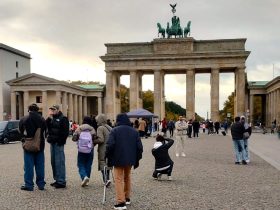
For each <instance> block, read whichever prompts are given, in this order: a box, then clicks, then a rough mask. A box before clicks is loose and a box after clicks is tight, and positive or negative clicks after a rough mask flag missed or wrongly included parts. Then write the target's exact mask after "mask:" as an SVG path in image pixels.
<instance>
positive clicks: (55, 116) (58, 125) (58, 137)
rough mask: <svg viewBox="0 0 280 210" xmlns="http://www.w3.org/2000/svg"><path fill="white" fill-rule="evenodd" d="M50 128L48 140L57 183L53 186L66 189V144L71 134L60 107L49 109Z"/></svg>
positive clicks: (48, 125)
mask: <svg viewBox="0 0 280 210" xmlns="http://www.w3.org/2000/svg"><path fill="white" fill-rule="evenodd" d="M46 124H47V128H48V139H47V141H48V142H49V143H50V151H51V165H52V171H53V179H54V180H55V182H53V183H51V186H53V187H55V188H65V187H66V178H65V177H66V170H65V154H64V144H65V143H66V139H67V137H68V134H69V121H68V119H67V117H65V116H64V115H63V114H62V112H61V111H59V106H58V105H53V106H51V107H50V108H49V117H48V118H47V120H46Z"/></svg>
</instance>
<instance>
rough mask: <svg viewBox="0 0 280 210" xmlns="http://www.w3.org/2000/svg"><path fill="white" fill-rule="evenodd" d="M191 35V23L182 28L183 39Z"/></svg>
mask: <svg viewBox="0 0 280 210" xmlns="http://www.w3.org/2000/svg"><path fill="white" fill-rule="evenodd" d="M188 34H189V35H191V21H189V22H188V24H187V27H185V28H184V37H187V36H188Z"/></svg>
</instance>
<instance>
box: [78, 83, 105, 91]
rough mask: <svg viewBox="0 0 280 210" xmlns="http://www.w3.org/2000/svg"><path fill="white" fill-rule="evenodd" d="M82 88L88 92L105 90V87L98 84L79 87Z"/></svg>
mask: <svg viewBox="0 0 280 210" xmlns="http://www.w3.org/2000/svg"><path fill="white" fill-rule="evenodd" d="M77 86H79V87H81V88H84V89H87V90H103V88H104V85H98V84H89V85H87V84H85V85H77Z"/></svg>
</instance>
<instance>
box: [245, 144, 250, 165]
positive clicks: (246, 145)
mask: <svg viewBox="0 0 280 210" xmlns="http://www.w3.org/2000/svg"><path fill="white" fill-rule="evenodd" d="M244 149H245V152H246V156H245V158H246V159H245V160H250V154H249V141H248V139H244Z"/></svg>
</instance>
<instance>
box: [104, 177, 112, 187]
mask: <svg viewBox="0 0 280 210" xmlns="http://www.w3.org/2000/svg"><path fill="white" fill-rule="evenodd" d="M110 184H111V180H110V179H109V180H107V182H106V184H105V186H106V187H109V186H110Z"/></svg>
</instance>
